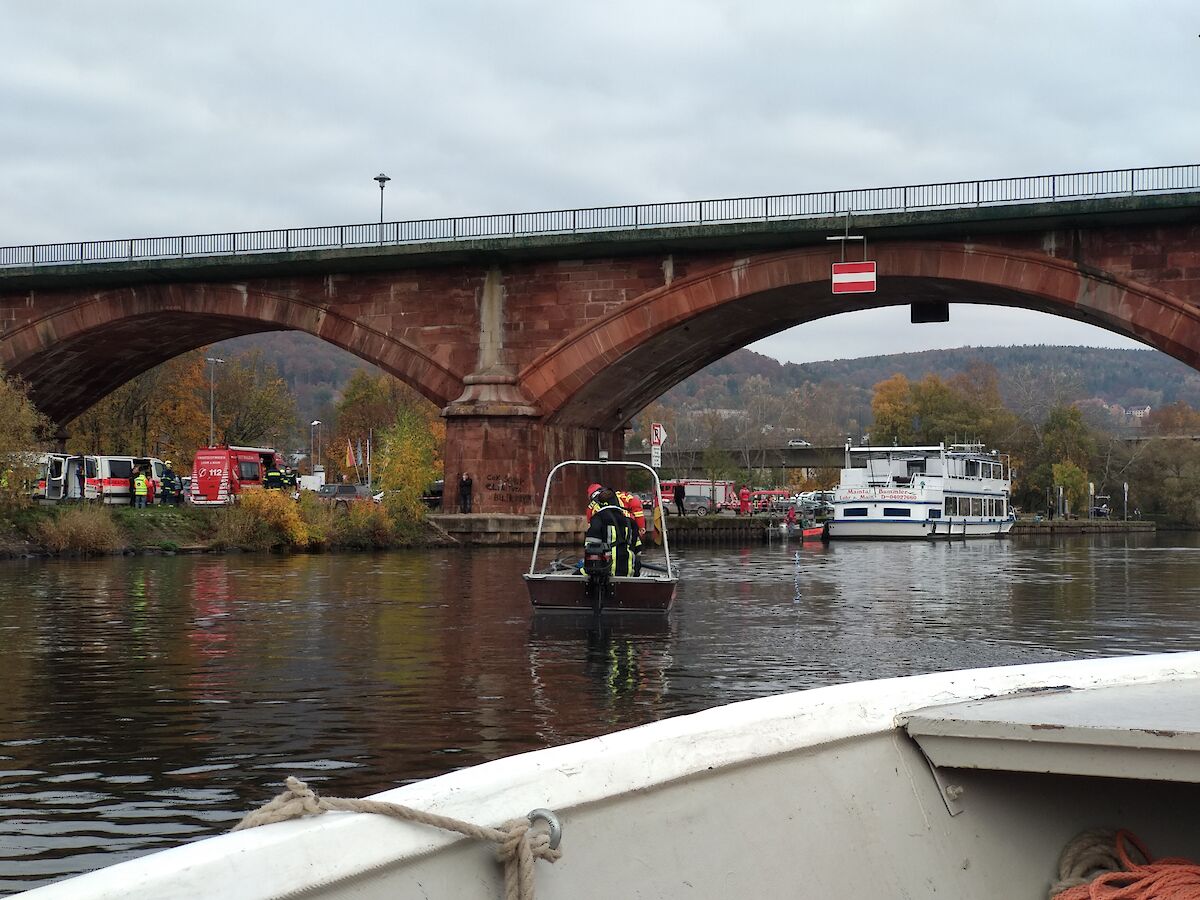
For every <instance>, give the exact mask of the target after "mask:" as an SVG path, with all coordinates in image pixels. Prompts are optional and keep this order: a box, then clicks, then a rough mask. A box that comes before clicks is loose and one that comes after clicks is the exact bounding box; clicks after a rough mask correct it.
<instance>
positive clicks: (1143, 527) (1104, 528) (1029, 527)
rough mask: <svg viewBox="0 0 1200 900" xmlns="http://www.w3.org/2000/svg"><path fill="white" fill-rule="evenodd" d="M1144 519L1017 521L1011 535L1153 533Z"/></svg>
mask: <svg viewBox="0 0 1200 900" xmlns="http://www.w3.org/2000/svg"><path fill="white" fill-rule="evenodd" d="M1155 530H1156V529H1155V525H1154V523H1153V522H1147V521H1146V520H1145V519H1136V520H1135V519H1128V520H1122V519H1043V520H1042V521H1040V522H1034V521H1029V520H1021V519H1018V520H1017V523H1016V524H1015V525H1013V528H1012V534H1097V533H1099V532H1129V531H1146V532H1152V531H1155Z"/></svg>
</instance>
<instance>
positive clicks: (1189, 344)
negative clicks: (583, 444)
mask: <svg viewBox="0 0 1200 900" xmlns="http://www.w3.org/2000/svg"><path fill="white" fill-rule="evenodd" d="M838 252H839V256H836V257H835V256H834V253H833V252H831V251H830V250H829V249H827V248H818V249H803V250H794V251H787V252H782V253H766V254H759V255H754V256H748V257H745V258H741V259H737V260H735V261H733V262H732V263H730V264H726V265H721V266H718V267H715V268H711V269H708V270H706V271H703V272H700V273H697V274H695V275H692V276H689V277H687V278H685V279H680V280H679V281H676V282H674V283H672V284H670V285H667V286H664V287H661V288H658V289H655V290H653V291H649V292H647V293H645V294H644V295H642V296H641V297H639V298H637V299H636V300H634V301H633V302H631V303H627V304H625V305H624V306H622V307H621V308H619V309H618V310H616V311H614V312H613V313H611V314H609V315H608V316H606V317H604V318H601V319H598V320H596V321H593V322H590V323H587V324H586V325H584V326H582V327H580V328H579V329H577V330H576V331H574V332H573V333H571V334H570V335H568V336H567V337H566V338H565V339H564V340H563V341H561V342H560V343H559V344H558V345H556V346H555V347H553V348H551V349H550V350H548V351H547V352H545V353H543V354H542V355H541V356H540V357H538V358H537V359H535V360H533V361H532V362H531V363H530V364H529V365H528V366H526V367H525V368H524V369H523V370H522V371H521V373H520V376H519V378H520V382H521V384H522V386H523V387H524V389H525V390H526V392H527V393H528V395H529V396H530V397H533V398H536V402H537V403H538V404H539V405H540V407H541V409H542V410H543V411H544V413H545V415H546V421H547V424H563V425H583V426H590V427H594V428H601V429H604V428H612V429H615V428H618V427H620V425H621V424H623V423H624V422H627V421H628V420H629V418H630V417H631V416H632V415H634V414H635V413H636V412H637V411H638V410H640V409H642V408H643V407H644V406H646V404H648V403H650V402H651V401H652V400H654V399H655V398H656V397H658V396H661V395H662V394H663V393H665V392H666V391H667V390H669V389H670V388H671V387H673V386H674V385H675V384H677V383H678V382H680V381H682V380H683V379H684V378H686V377H688V376H689V375H691V374H693V373H694V372H697V371H699V370H700V369H702V368H703V367H704V366H706V365H708V364H709V363H711V362H715V361H716V360H718V359H720V358H722V357H723V356H725V355H727V354H728V353H730V352H732V351H733V350H736V349H738V348H740V347H744V346H746V345H747V344H750V343H753V342H754V341H756V340H759V339H761V338H764V337H768V336H770V335H772V334H775V333H777V332H779V331H782V330H784V329H785V328H789V327H792V326H795V325H799V324H803V323H805V322H811V321H814V320H816V319H820V318H824V317H826V316H830V315H836V314H838V313H842V312H853V311H858V310H864V309H872V308H879V307H883V306H895V305H903V304H909V303H913V302H921V301H931V300H938V301H952V302H959V303H962V302H971V303H981V304H987V305H998V306H1009V307H1019V308H1023V309H1030V310H1036V311H1039V312H1045V313H1050V314H1054V315H1059V316H1064V317H1068V318H1073V319H1076V320H1079V321H1083V322H1087V323H1089V324H1092V325H1096V326H1099V327H1101V328H1105V329H1108V330H1110V331H1114V332H1117V333H1119V334H1123V335H1125V336H1127V337H1131V338H1134V339H1136V340H1140V341H1142V342H1144V343H1146V344H1148V345H1149V346H1151V347H1153V348H1155V349H1157V350H1160V351H1162V352H1163V353H1166V354H1168V355H1170V356H1173V357H1174V358H1176V359H1178V360H1181V361H1182V362H1185V363H1187V364H1188V365H1191V366H1193V367H1197V368H1200V311H1197V310H1196V309H1195V308H1193V307H1192V306H1191V305H1190V304H1188V303H1186V302H1184V301H1183V300H1182V299H1180V298H1178V297H1176V296H1174V295H1172V294H1169V293H1167V292H1165V291H1161V290H1158V289H1156V288H1152V287H1149V286H1147V285H1144V284H1140V283H1138V282H1135V281H1132V280H1129V279H1125V278H1122V277H1119V276H1116V275H1113V274H1111V273H1108V272H1103V271H1100V270H1097V269H1094V268H1090V267H1087V266H1083V265H1079V264H1076V263H1074V262H1072V261H1070V260H1065V259H1060V258H1056V257H1052V256H1048V255H1046V254H1043V253H1038V252H1030V251H1023V250H1013V249H1008V248H1004V247H996V246H987V245H978V244H972V243H957V242H944V243H936V242H922V243H911V242H893V243H880V244H875V245H873V246H872V250H871V256H872V257H873V258H875V259H876V260H878V262H879V271H880V273H881V275H880V277H879V289H878V292H877V293H875V294H860V295H839V296H836V297H835V296H833V295H832V293H831V291H830V287H829V277H830V275H829V273H830V265H831V263H832V262H834V261H836V260H837V259H839V258H840V251H838Z"/></svg>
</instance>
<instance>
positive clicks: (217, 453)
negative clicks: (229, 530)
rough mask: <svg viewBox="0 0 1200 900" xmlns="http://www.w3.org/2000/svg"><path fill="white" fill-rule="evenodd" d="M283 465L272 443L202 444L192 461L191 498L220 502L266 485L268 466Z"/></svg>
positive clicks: (196, 501)
mask: <svg viewBox="0 0 1200 900" xmlns="http://www.w3.org/2000/svg"><path fill="white" fill-rule="evenodd" d="M281 465H282V462H281V461H280V458H279V454H278V453H276V452H275V451H274V450H272V449H270V448H269V447H201V448H200V449H199V450H197V451H196V459H195V461H194V462H193V464H192V487H191V494H190V499H191V501H192V503H194V504H196V505H197V506H220V505H223V504H226V503H234V502H236V501H237V497H238V495H239V494H241V493H243V492H244V491H247V490H257V489H260V488H262V486H263V477H264V476H265V475H266V473H267V472H268V470H270V469H277V468H279V467H280V466H281Z"/></svg>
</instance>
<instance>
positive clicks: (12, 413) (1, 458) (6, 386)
mask: <svg viewBox="0 0 1200 900" xmlns="http://www.w3.org/2000/svg"><path fill="white" fill-rule="evenodd" d="M49 425H50V423H49V422H48V420H47V419H46V417H45V416H43V415H42V414H41V413H40V412H39V411H38V409H37V407H35V406H34V405H33V401H31V400H30V399H29V386H28V385H27V384H26V383H25V382H24V381H22V380H21V379H20V378H15V377H12V376H4V375H3V374H0V502H3V503H4V504H5V505H11V504H13V503H26V502H28V496H29V492H28V491H27V490H26V489H25V488H26V486H27V485H29V484H31V483H32V482H33V478H34V475H35V472H34V469H35V465H34V464H35V461H36V458H35V456H34V454H35V452H36V451H37V449H38V445H39V443H41V442H42V441H43V440H44V438H45V433H46V431H47V430H48V429H49Z"/></svg>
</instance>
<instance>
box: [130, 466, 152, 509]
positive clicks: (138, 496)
mask: <svg viewBox="0 0 1200 900" xmlns="http://www.w3.org/2000/svg"><path fill="white" fill-rule="evenodd" d="M149 494H150V479H148V478H147V477H146V473H145V471H144V470H142V469H138V473H137V475H135V476H134V477H133V505H134V507H135V508H136V509H145V508H146V497H147V496H148V495H149Z"/></svg>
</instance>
